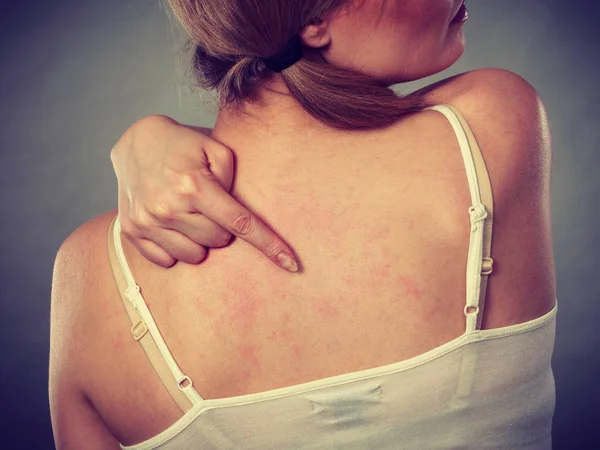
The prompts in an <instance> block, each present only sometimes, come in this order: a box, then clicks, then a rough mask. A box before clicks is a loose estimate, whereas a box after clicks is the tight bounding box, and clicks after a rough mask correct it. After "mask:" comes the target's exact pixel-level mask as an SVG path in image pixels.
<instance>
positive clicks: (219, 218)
mask: <svg viewBox="0 0 600 450" xmlns="http://www.w3.org/2000/svg"><path fill="white" fill-rule="evenodd" d="M200 191H201V192H200V193H199V194H198V195H196V197H195V198H194V199H193V200H192V204H191V206H192V208H194V209H196V210H197V211H199V212H201V213H202V214H203V215H205V216H206V217H208V218H209V219H211V220H212V221H214V222H216V223H217V224H219V225H221V226H222V227H223V228H225V229H226V230H228V231H229V232H230V233H231V234H234V235H236V236H238V237H239V238H241V239H243V240H244V241H246V242H248V243H249V244H250V245H252V246H253V247H255V248H257V249H258V250H259V251H260V252H262V253H263V254H264V255H265V256H266V257H267V258H269V259H270V260H271V261H273V262H274V263H275V264H277V265H278V266H279V267H281V268H283V269H285V270H288V271H290V272H297V271H298V264H297V262H296V260H295V258H294V253H293V252H292V250H291V249H290V248H289V246H288V245H287V244H286V243H285V242H284V241H283V239H281V238H280V237H279V236H277V235H276V234H275V233H274V232H273V231H272V230H271V229H270V228H269V227H268V226H267V225H266V224H265V223H264V222H263V221H262V220H260V218H258V217H257V216H256V214H254V213H252V211H250V210H249V209H247V208H246V207H244V206H243V205H242V204H241V203H239V202H238V201H237V200H235V199H234V198H233V197H232V196H231V195H229V193H228V192H227V191H225V190H224V189H223V188H222V187H221V185H220V184H219V183H218V182H216V181H208V180H206V181H205V182H203V183H202V186H201V189H200Z"/></svg>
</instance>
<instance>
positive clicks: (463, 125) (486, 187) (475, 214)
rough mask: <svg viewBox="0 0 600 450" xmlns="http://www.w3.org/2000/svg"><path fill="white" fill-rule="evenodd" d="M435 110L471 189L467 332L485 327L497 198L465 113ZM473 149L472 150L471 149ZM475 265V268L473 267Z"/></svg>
mask: <svg viewBox="0 0 600 450" xmlns="http://www.w3.org/2000/svg"><path fill="white" fill-rule="evenodd" d="M427 109H433V110H436V111H438V112H441V113H442V114H444V115H445V116H446V117H447V118H448V120H449V121H450V124H451V125H452V128H453V129H454V131H455V133H456V136H457V138H458V141H459V144H460V147H461V151H462V155H463V160H464V163H465V169H466V171H467V177H468V181H469V189H470V192H471V201H472V205H471V207H470V208H469V216H470V220H471V235H470V243H469V255H468V261H467V301H466V304H465V308H464V314H465V316H466V317H467V324H466V332H467V333H469V332H471V331H473V330H476V329H477V330H479V329H480V328H481V321H482V318H483V309H484V306H485V294H486V291H487V282H488V277H489V275H490V274H491V273H492V271H493V267H494V260H493V259H492V257H491V250H492V226H493V215H494V197H493V194H492V184H491V182H490V177H489V173H488V170H487V167H486V165H485V161H484V159H483V155H482V154H481V149H480V148H479V144H478V143H477V140H476V139H475V136H474V135H473V132H472V131H471V128H470V127H469V125H468V123H467V121H466V120H465V118H464V116H463V115H462V114H461V113H460V111H458V109H456V107H454V106H452V105H437V106H432V107H430V108H427ZM469 150H470V151H469ZM472 267H475V269H472Z"/></svg>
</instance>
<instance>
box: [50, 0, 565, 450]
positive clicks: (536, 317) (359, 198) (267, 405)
mask: <svg viewBox="0 0 600 450" xmlns="http://www.w3.org/2000/svg"><path fill="white" fill-rule="evenodd" d="M170 4H171V7H172V8H173V10H174V11H175V13H176V15H177V17H178V18H179V20H180V21H181V22H182V24H183V26H184V27H185V29H186V30H187V32H188V33H189V34H190V36H191V38H192V40H193V42H194V43H195V44H196V46H197V49H196V54H195V63H196V64H195V67H196V69H197V73H198V76H199V79H200V81H201V82H202V83H203V85H204V86H205V87H209V86H214V87H217V89H218V91H219V94H220V97H221V99H222V105H221V108H220V111H219V115H218V118H217V123H216V126H215V128H214V130H213V131H212V133H211V137H212V138H214V139H216V140H217V141H219V142H220V143H221V144H223V145H225V146H227V147H228V148H230V149H231V150H232V151H233V154H234V155H235V159H236V174H235V180H234V181H233V184H232V185H231V183H232V177H231V172H230V171H227V170H226V168H227V167H231V161H230V160H228V157H227V152H226V151H223V148H222V147H219V146H216V144H215V143H214V142H213V141H210V140H208V139H203V138H201V137H200V136H199V135H198V133H196V132H195V131H193V130H191V129H189V128H186V127H182V126H179V125H178V124H176V123H175V122H173V121H170V120H169V119H168V118H153V119H152V121H151V125H152V127H153V128H154V129H153V130H152V133H153V135H152V137H151V138H148V137H147V135H146V137H145V138H144V137H140V136H143V135H144V133H145V130H146V128H144V127H135V129H134V130H132V131H130V132H128V134H129V136H128V137H127V138H124V139H125V140H126V141H127V143H124V142H122V145H123V146H125V147H127V148H130V149H131V148H133V147H139V145H140V142H141V143H142V144H141V145H142V147H143V149H144V152H146V151H149V149H150V148H149V147H148V146H146V145H145V144H143V142H144V139H151V140H152V142H153V143H154V144H153V145H154V146H155V147H156V149H157V150H156V149H155V150H156V154H163V153H164V152H166V147H167V145H168V146H171V145H172V146H173V147H174V148H176V149H177V151H176V154H175V155H174V156H169V158H167V159H168V160H169V162H168V163H167V164H173V165H174V166H175V167H179V169H177V170H179V171H182V170H183V171H185V170H187V171H188V173H192V171H193V170H194V168H195V167H194V166H195V165H196V166H198V165H202V164H203V163H202V157H203V156H192V155H194V154H196V155H199V154H200V153H206V161H207V163H208V165H207V166H206V167H204V168H202V169H200V170H199V172H198V174H197V176H194V177H192V176H182V177H180V178H179V179H178V180H179V181H178V182H179V183H180V185H179V187H178V188H177V189H175V190H174V191H175V192H180V193H181V192H183V193H184V194H185V195H179V196H177V195H175V196H174V197H173V198H177V199H178V200H177V202H173V201H171V200H169V197H160V196H157V195H153V193H152V192H149V191H148V190H146V195H150V196H154V201H155V204H154V205H155V206H153V208H154V213H155V215H156V217H159V218H160V217H162V218H168V217H171V220H170V221H168V222H169V223H168V224H167V225H166V226H165V227H164V228H163V229H162V230H161V231H160V232H157V231H156V229H157V228H156V223H157V222H156V219H153V220H155V222H154V224H153V223H152V222H151V221H150V219H149V218H148V217H149V216H148V215H147V214H146V213H145V212H144V210H141V212H140V209H139V205H140V203H135V201H131V203H130V204H129V207H130V208H134V209H133V210H130V211H129V212H128V213H127V214H125V213H124V211H121V213H120V214H119V216H117V217H115V214H116V211H111V212H109V213H106V214H103V215H101V216H99V217H97V218H95V219H93V220H91V221H90V222H88V223H86V224H84V225H83V226H81V227H80V228H79V229H77V230H76V231H75V232H74V233H73V234H72V235H71V236H69V238H67V240H66V241H65V243H64V244H63V245H62V246H61V249H60V250H59V253H58V255H57V259H56V263H55V272H54V278H53V293H52V296H53V298H52V331H51V334H52V335H51V364H50V401H51V412H52V420H53V427H54V431H55V440H56V443H57V447H58V448H59V449H62V448H66V449H68V448H119V443H120V444H121V446H122V447H124V448H140V449H141V448H164V449H169V448H177V449H180V448H194V449H196V448H202V449H204V448H260V449H266V448H272V449H284V448H311V449H312V448H327V449H330V448H344V449H347V448H352V449H354V448H356V449H365V448H386V449H387V448H389V449H392V448H393V449H396V448H415V449H424V448H457V447H461V448H536V449H538V448H550V446H551V441H550V429H551V420H552V414H553V410H554V379H553V376H552V370H551V367H550V359H551V356H552V350H553V344H554V329H555V315H556V298H555V278H554V266H553V253H552V240H551V232H550V209H549V208H550V207H549V205H550V199H549V181H550V180H549V178H550V162H551V148H550V138H549V131H548V123H547V119H546V116H545V112H544V109H543V105H542V104H541V102H540V100H539V98H538V97H537V95H536V92H535V90H534V89H533V88H532V87H531V86H529V85H528V84H527V83H526V82H525V81H524V80H523V79H521V78H520V77H518V76H516V75H514V74H512V73H510V72H506V71H502V70H495V69H488V70H479V71H473V72H469V73H466V74H462V75H460V76H457V77H454V78H452V79H448V80H445V81H444V82H443V83H440V84H438V85H434V86H430V87H428V88H427V89H425V90H422V91H420V92H418V93H415V94H413V95H411V96H408V97H404V98H400V97H396V96H395V95H393V93H392V91H390V90H389V89H387V87H386V86H389V85H391V84H394V83H399V82H405V81H410V80H414V79H418V78H422V77H425V76H428V75H431V74H434V73H437V72H439V71H441V70H444V69H445V68H447V67H449V66H450V65H452V64H453V63H454V62H455V61H456V60H457V59H458V58H459V57H460V55H461V54H462V52H463V46H464V39H463V35H462V31H461V25H462V23H463V22H464V20H465V19H466V12H465V8H464V5H462V4H461V1H458V0H445V1H438V2H429V1H427V0H406V1H396V2H389V1H388V2H381V1H377V0H360V1H353V2H344V1H335V0H298V1H295V2H287V1H283V0H271V1H268V2H267V1H265V2H260V3H259V2H256V3H255V4H254V5H253V6H254V7H255V9H252V10H248V7H247V6H248V4H247V3H245V2H239V1H237V0H220V1H218V2H217V1H213V0H203V1H202V2H199V1H193V0H172V1H171V2H170ZM242 5H244V6H245V8H242ZM259 5H260V6H259ZM296 33H297V34H296ZM290 36H292V39H290ZM286 42H287V45H286ZM281 48H284V51H282V52H279V50H280V49H281ZM429 105H452V106H435V107H433V108H427V109H424V106H429ZM146 125H148V123H146ZM146 125H145V126H146ZM475 136H476V137H477V139H476V140H475ZM140 139H141V141H140ZM199 142H200V143H202V145H203V146H204V147H205V148H204V150H205V152H201V151H200V150H199V148H200V147H199V146H198V145H197V143H199ZM156 143H158V144H156ZM192 148H194V149H195V150H191V149H192ZM185 149H187V150H185ZM169 151H172V150H171V149H170V150H169ZM194 152H195V153H194ZM129 155H136V153H135V152H130V153H129ZM121 156H122V154H121ZM121 156H119V158H120V157H121ZM138 156H139V154H138ZM132 157H134V156H132ZM194 157H195V158H197V160H196V162H194V161H193V160H192V159H191V158H194ZM119 158H116V161H117V163H118V164H116V166H117V173H118V175H119V180H120V182H121V183H125V184H129V187H127V188H125V189H127V190H129V189H130V188H131V186H133V188H134V189H135V187H136V186H137V185H142V186H143V185H144V183H147V182H148V180H149V179H151V178H152V175H153V173H160V172H158V171H159V166H158V164H156V163H154V162H152V161H153V160H152V157H149V158H148V159H144V158H141V159H135V157H134V159H133V160H132V161H142V162H141V163H140V164H141V168H140V169H137V170H136V168H135V162H134V163H132V162H131V161H129V162H126V163H125V164H124V165H122V164H121V162H122V161H121V162H119ZM178 158H179V159H180V160H181V162H179V163H176V162H173V161H175V160H176V159H178ZM132 164H133V165H132ZM145 165H147V167H145ZM124 167H125V168H126V169H124ZM163 173H170V171H169V170H165V171H164V172H163ZM142 174H144V176H147V177H148V178H143V177H142ZM137 177H140V178H139V179H138V178H137ZM159 177H160V175H159ZM163 179H164V178H163ZM217 184H220V185H221V186H222V188H223V189H221V190H220V189H219V188H217ZM230 185H231V192H232V196H233V198H235V199H236V200H237V201H239V202H240V204H243V205H245V207H247V208H248V209H249V210H251V211H253V212H254V213H255V214H256V215H255V216H248V215H247V213H246V212H245V211H247V210H246V209H243V208H242V207H241V206H239V205H238V204H237V203H235V202H234V201H233V199H230V198H228V197H226V196H225V195H224V192H223V191H224V190H225V191H226V190H229V188H230ZM143 190H144V189H142V191H143ZM192 198H193V199H195V200H194V202H193V204H192V203H191V202H190V201H189V200H190V199H192ZM182 199H187V200H188V203H187V204H186V202H185V201H183V200H182ZM127 201H130V200H127V199H125V200H123V199H121V200H120V206H121V207H122V208H123V209H126V208H127V207H128V203H127ZM135 208H138V209H137V210H136V209H135ZM198 209H202V211H203V212H205V213H206V217H202V216H200V215H199V214H196V213H189V211H197V210H198ZM183 212H188V214H186V215H183V214H182V213H183ZM145 214H146V215H145ZM467 216H468V217H467ZM127 217H129V218H127ZM176 217H177V220H175V218H176ZM210 217H212V218H217V219H219V221H220V222H221V225H222V226H223V228H218V227H216V226H215V225H210V226H208V225H207V224H208V223H210V220H209V218H210ZM248 217H263V218H267V217H268V220H269V221H268V222H266V223H265V226H268V227H269V228H270V229H272V230H274V231H275V232H276V233H277V234H278V235H281V236H283V237H284V238H285V239H286V241H288V242H289V243H291V244H293V256H294V257H295V260H296V263H294V262H293V261H291V260H288V261H287V263H286V261H285V258H284V259H283V260H282V261H283V263H282V265H283V266H286V267H287V268H288V269H289V270H290V271H291V272H296V273H290V271H283V270H280V269H278V268H277V267H275V266H274V265H272V264H271V263H270V262H268V261H267V260H266V259H264V258H260V257H259V256H258V253H257V251H256V250H255V249H253V248H252V247H251V246H249V245H247V243H246V242H244V241H242V240H234V241H233V242H232V243H231V245H229V246H228V247H227V249H222V250H215V251H213V252H212V253H211V255H210V257H209V258H207V260H206V261H205V262H202V264H200V265H196V264H188V263H186V262H181V261H185V260H187V261H188V262H190V263H195V262H198V261H199V260H201V259H202V258H203V257H204V254H203V253H204V252H203V248H202V247H201V246H200V245H199V244H198V243H193V242H200V243H204V244H210V245H212V244H217V245H223V244H224V242H225V240H226V239H227V238H228V236H227V233H226V231H225V230H228V231H230V232H232V231H233V232H235V233H236V234H242V235H244V236H245V237H247V238H248V236H251V237H250V238H248V240H249V241H251V242H252V243H253V244H256V245H257V246H258V247H259V248H260V249H261V250H263V251H264V252H265V253H267V255H268V256H269V257H270V258H271V259H273V260H274V261H278V259H277V256H275V255H277V254H278V253H280V252H281V251H283V252H284V253H287V254H288V256H292V252H291V249H290V248H289V247H287V246H286V245H285V244H283V242H282V241H279V240H277V241H275V240H272V241H270V242H271V243H270V244H269V243H268V241H267V240H268V239H272V238H270V237H269V236H272V235H270V234H269V233H268V232H266V231H265V230H266V228H265V227H262V226H260V225H256V224H260V223H262V222H257V221H255V219H251V220H250V221H248ZM239 218H241V219H239ZM492 219H493V224H492ZM236 221H237V223H234V222H236ZM127 223H128V225H126V227H127V228H128V230H126V231H127V232H128V234H129V235H130V237H131V238H132V240H133V242H135V244H136V245H135V246H134V245H133V244H132V242H129V240H127V239H122V235H123V233H121V230H122V227H124V226H125V224H127ZM492 225H493V226H492ZM196 228H199V229H201V232H200V231H195V229H196ZM492 229H493V241H492ZM153 230H154V231H153ZM202 230H203V231H202ZM236 230H237V231H236ZM252 230H254V231H252ZM256 230H259V232H258V233H256ZM253 233H255V234H253ZM186 236H187V237H186ZM107 240H108V245H107ZM208 241H211V242H208ZM107 246H108V251H107ZM145 256H146V257H148V258H150V259H151V260H153V261H156V262H159V263H160V265H156V264H153V263H152V262H150V261H148V260H147V259H146V258H145ZM172 258H177V259H180V260H181V261H180V262H179V263H177V264H175V265H172V266H171V267H170V268H168V269H167V268H165V267H163V266H170V265H171V263H172V262H173V261H172ZM465 274H466V283H465V282H464V280H465ZM488 277H491V278H489V282H488ZM136 341H139V342H136ZM140 344H141V345H140Z"/></svg>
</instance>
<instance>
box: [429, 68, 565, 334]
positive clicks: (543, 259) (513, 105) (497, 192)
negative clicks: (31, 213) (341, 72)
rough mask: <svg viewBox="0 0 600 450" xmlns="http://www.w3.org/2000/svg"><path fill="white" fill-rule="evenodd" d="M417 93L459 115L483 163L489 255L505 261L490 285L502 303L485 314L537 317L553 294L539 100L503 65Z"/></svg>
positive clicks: (547, 149) (547, 138)
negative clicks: (490, 205)
mask: <svg viewBox="0 0 600 450" xmlns="http://www.w3.org/2000/svg"><path fill="white" fill-rule="evenodd" d="M421 93H422V94H423V95H424V96H425V99H426V102H427V104H430V105H434V104H450V105H453V106H455V107H456V108H457V109H458V110H459V111H460V112H461V113H462V115H463V116H464V117H465V119H466V121H467V122H468V124H469V126H470V128H471V129H472V131H473V134H474V135H475V138H476V140H477V142H478V144H479V147H480V149H481V153H482V155H483V158H484V160H485V164H486V166H487V168H488V172H489V175H490V180H491V183H492V190H493V196H494V208H495V209H494V239H493V242H492V255H493V257H494V258H495V259H497V260H498V261H500V262H501V264H502V263H504V265H503V266H502V267H499V270H498V271H497V274H496V275H497V276H496V279H495V281H492V282H491V283H490V286H489V287H490V288H491V291H492V292H491V294H492V297H494V295H496V296H497V298H499V299H500V298H502V300H501V301H500V300H499V301H498V304H497V305H495V304H494V303H495V302H493V301H492V302H490V304H489V308H488V313H487V314H490V313H491V314H492V316H494V315H495V316H496V317H501V316H502V314H508V313H505V312H504V311H503V312H500V310H501V308H502V307H501V306H499V305H500V304H504V305H505V307H506V311H513V312H514V311H519V310H520V309H524V308H525V309H527V312H525V311H524V312H523V314H525V317H529V318H534V317H538V316H540V315H541V314H543V313H545V312H547V311H548V310H550V309H551V308H552V306H553V304H554V298H555V295H556V280H555V269H554V254H553V246H552V231H551V214H550V211H551V198H550V191H551V189H550V184H551V171H552V143H551V133H550V127H549V123H548V118H547V115H546V111H545V107H544V104H543V102H542V100H541V99H540V97H539V95H538V93H537V91H536V90H535V88H534V87H533V86H532V85H531V84H530V83H529V82H527V80H525V79H524V78H522V77H521V76H519V75H517V74H515V73H513V72H510V71H507V70H503V69H480V70H474V71H471V72H467V73H464V74H460V75H456V76H454V77H451V78H449V79H446V80H442V81H441V82H438V83H435V84H434V85H431V86H428V87H426V88H424V89H422V90H421ZM438 120H439V119H438ZM524 267H526V268H527V269H523V268H524ZM525 298H528V299H531V300H530V301H529V302H527V303H526V304H519V303H518V301H517V300H515V304H514V305H512V304H511V302H512V300H509V299H521V300H522V299H525ZM484 321H485V315H484ZM492 322H494V321H493V320H492ZM500 322H501V321H500ZM488 325H492V326H493V325H494V323H491V324H488Z"/></svg>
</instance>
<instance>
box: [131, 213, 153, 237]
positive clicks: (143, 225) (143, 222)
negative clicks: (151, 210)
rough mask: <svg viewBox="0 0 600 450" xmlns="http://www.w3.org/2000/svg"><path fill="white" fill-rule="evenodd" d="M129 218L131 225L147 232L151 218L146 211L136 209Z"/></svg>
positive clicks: (150, 224) (150, 225)
mask: <svg viewBox="0 0 600 450" xmlns="http://www.w3.org/2000/svg"><path fill="white" fill-rule="evenodd" d="M130 219H131V223H132V225H133V227H135V228H136V229H137V230H139V231H141V232H147V231H148V230H149V229H150V228H151V227H152V218H151V216H150V214H148V213H147V212H146V211H138V212H136V213H135V214H132V215H131V218H130Z"/></svg>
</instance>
